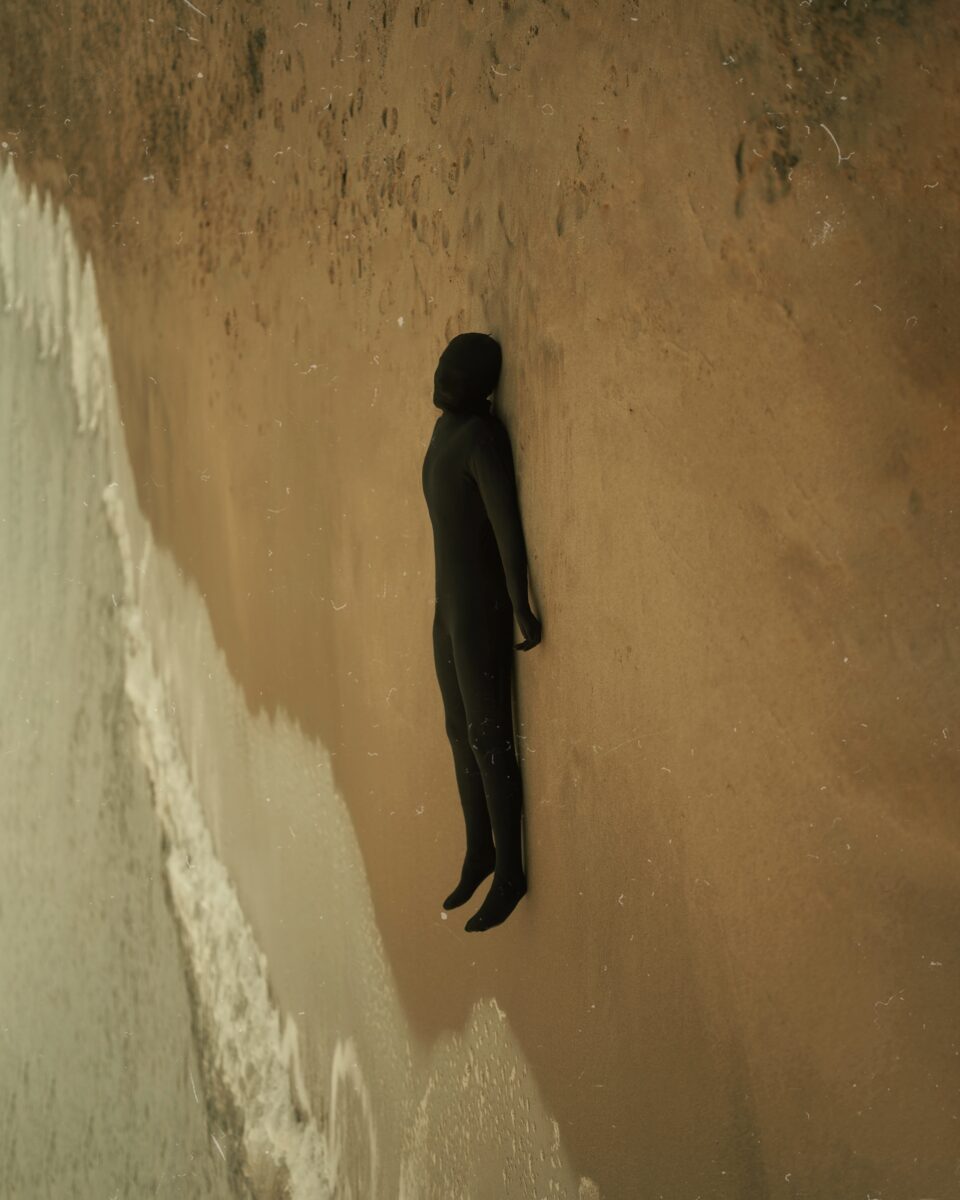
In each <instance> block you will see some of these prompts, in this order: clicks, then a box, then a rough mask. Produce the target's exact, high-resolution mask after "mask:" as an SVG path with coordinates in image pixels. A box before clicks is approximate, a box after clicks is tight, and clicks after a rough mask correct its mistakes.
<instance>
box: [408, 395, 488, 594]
mask: <svg viewBox="0 0 960 1200" xmlns="http://www.w3.org/2000/svg"><path fill="white" fill-rule="evenodd" d="M484 420H496V418H495V417H475V416H469V417H457V416H451V415H445V416H443V417H441V418H440V419H439V420H438V421H437V423H436V425H435V426H434V430H433V435H432V437H431V439H430V445H429V446H428V447H427V452H426V455H425V456H424V460H423V470H422V484H423V495H424V498H425V500H426V502H427V510H428V512H429V514H430V523H431V525H432V526H433V542H434V558H435V565H436V589H437V599H438V601H440V600H442V599H446V598H456V599H457V600H458V601H459V602H461V603H464V602H467V601H468V600H469V599H470V598H473V599H476V600H478V601H481V602H486V603H490V602H495V603H502V600H503V597H504V596H506V581H505V579H504V575H503V565H502V563H501V561H500V553H499V551H498V549H497V543H496V538H495V537H494V533H493V528H492V526H491V524H490V521H489V518H488V517H487V512H486V508H485V507H484V503H483V497H482V496H481V495H480V489H479V488H478V487H477V483H476V480H475V479H474V478H473V476H472V475H471V474H470V471H469V459H470V452H471V449H472V447H473V445H474V444H475V439H476V435H477V422H480V421H484Z"/></svg>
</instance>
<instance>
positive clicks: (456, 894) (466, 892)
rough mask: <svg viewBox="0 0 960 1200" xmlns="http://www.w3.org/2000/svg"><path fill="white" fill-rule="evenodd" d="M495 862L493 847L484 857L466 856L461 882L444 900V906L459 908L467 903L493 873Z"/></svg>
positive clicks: (448, 908)
mask: <svg viewBox="0 0 960 1200" xmlns="http://www.w3.org/2000/svg"><path fill="white" fill-rule="evenodd" d="M495 864H496V852H495V851H494V850H492V849H491V851H490V853H489V854H488V855H486V856H484V857H481V858H465V859H464V860H463V870H462V871H461V872H460V882H459V883H458V884H457V886H456V887H455V888H454V889H453V891H452V892H451V893H450V895H449V896H448V897H447V898H446V900H444V902H443V907H444V908H445V909H447V911H449V910H450V909H451V908H459V907H460V905H461V904H466V902H467V901H468V900H469V899H470V897H471V896H472V895H473V893H474V892H475V891H476V890H477V888H478V887H479V886H480V884H481V883H483V881H484V880H485V879H486V878H487V876H488V875H491V874H492V873H493V868H494V866H495Z"/></svg>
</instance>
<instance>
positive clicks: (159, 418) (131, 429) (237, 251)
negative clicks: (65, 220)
mask: <svg viewBox="0 0 960 1200" xmlns="http://www.w3.org/2000/svg"><path fill="white" fill-rule="evenodd" d="M200 7H203V6H202V5H201V6H200ZM205 11H206V10H205ZM261 21H262V23H261ZM178 25H179V28H178ZM3 27H4V28H3V33H4V37H3V42H4V44H6V45H8V46H9V45H13V44H16V45H17V46H18V47H23V48H24V49H23V53H22V54H21V53H19V52H18V55H17V58H16V61H11V63H10V70H9V72H8V75H7V83H6V85H5V86H4V87H3V89H2V90H0V107H2V111H3V113H4V118H5V122H6V124H7V126H8V127H9V129H11V130H15V131H16V136H15V137H14V136H13V135H12V134H10V133H8V134H7V135H6V140H7V142H8V149H7V152H9V151H11V150H12V151H13V152H14V153H15V155H16V159H15V162H16V166H17V169H18V172H19V173H20V174H21V176H22V177H23V178H24V179H32V180H36V181H37V182H39V183H41V184H42V185H43V186H44V187H46V188H48V189H50V191H51V192H52V193H53V195H54V196H55V197H57V198H58V199H62V200H63V201H64V202H65V203H66V204H67V206H68V209H69V211H70V213H71V216H72V218H73V220H74V222H75V224H76V226H77V228H78V230H79V233H80V235H81V238H82V239H83V240H84V242H85V245H86V246H87V247H88V248H89V249H90V250H91V252H92V254H93V256H94V259H95V262H96V265H97V270H98V279H99V280H100V286H101V300H102V304H103V308H104V313H105V318H106V323H107V327H108V328H109V330H110V331H111V335H112V345H113V354H114V368H115V371H116V377H117V388H118V396H119V400H120V405H121V411H122V414H123V418H124V421H125V433H126V437H127V447H128V449H129V452H130V454H131V457H132V460H133V464H134V473H135V480H136V486H137V494H138V498H139V501H140V504H141V507H142V509H143V512H144V513H145V514H146V516H147V518H148V520H149V523H150V526H151V528H152V530H153V534H154V536H155V537H156V539H157V541H158V543H159V544H160V545H161V546H162V547H165V548H167V549H168V550H169V551H170V552H171V553H172V554H173V556H174V558H175V561H176V562H177V563H178V564H179V566H180V568H181V569H182V571H183V572H184V576H185V577H186V578H187V579H189V580H191V581H193V582H195V583H196V585H197V587H198V588H199V589H200V592H201V594H202V595H203V597H204V598H205V601H206V604H207V608H208V611H209V615H210V619H211V622H212V628H213V631H214V634H215V636H216V639H217V642H218V644H219V646H220V647H221V648H222V649H223V651H224V653H225V655H226V659H227V662H228V663H229V667H230V670H231V672H232V674H233V676H234V677H235V679H236V680H237V681H238V682H239V684H240V685H241V686H242V688H243V690H244V694H245V696H246V700H247V703H248V706H249V708H250V710H251V712H252V713H254V714H256V713H259V712H261V711H262V712H264V713H266V714H267V715H269V716H275V715H278V714H284V715H285V716H289V717H290V718H292V719H293V720H294V721H295V722H296V724H297V725H298V727H299V729H300V730H301V731H302V733H303V734H305V735H306V736H308V737H316V738H317V739H318V740H319V741H320V742H322V744H323V745H325V746H327V747H329V748H330V750H331V753H332V755H333V764H334V772H335V777H336V781H337V785H338V787H339V788H340V790H341V791H342V793H343V795H344V796H345V798H346V800H347V803H348V805H349V808H350V815H351V818H352V821H353V825H354V828H355V831H356V835H357V839H358V842H359V846H360V849H361V851H362V855H363V860H364V864H365V869H366V876H367V880H368V882H369V885H370V888H371V891H372V895H373V901H374V907H375V912H376V920H377V925H378V928H379V931H380V934H381V935H382V938H383V943H384V947H385V950H386V953H387V956H388V958H389V962H390V965H391V968H392V971H393V973H394V975H395V977H396V980H397V982H398V984H399V987H400V991H401V995H402V997H403V1000H404V1004H405V1007H406V1011H407V1014H408V1017H409V1019H410V1020H411V1021H412V1022H413V1024H414V1027H415V1028H416V1029H417V1031H418V1033H419V1036H420V1037H421V1039H422V1040H423V1042H424V1044H429V1043H430V1041H431V1040H432V1039H434V1038H435V1037H436V1036H437V1035H438V1034H439V1033H440V1031H442V1030H451V1029H458V1028H460V1027H461V1026H462V1025H463V1022H464V1021H465V1019H466V1017H467V1014H468V1012H469V1011H470V1007H471V1005H472V1003H473V1002H474V1001H475V1000H477V999H478V998H481V997H488V996H491V995H492V996H495V997H496V999H497V1002H498V1004H499V1005H500V1007H501V1008H502V1010H503V1011H504V1012H505V1013H506V1014H507V1018H508V1021H509V1023H510V1027H511V1029H512V1031H513V1032H514V1034H515V1036H516V1038H517V1039H518V1042H519V1044H520V1046H521V1047H522V1049H523V1052H524V1053H525V1055H526V1056H527V1059H528V1061H529V1062H530V1064H531V1068H532V1071H533V1074H534V1076H535V1078H536V1080H537V1083H538V1086H539V1088H540V1090H541V1092H542V1094H543V1096H544V1099H545V1102H546V1104H547V1106H548V1108H549V1109H550V1111H552V1112H554V1113H555V1114H556V1115H557V1118H558V1122H559V1126H560V1132H561V1136H562V1138H563V1142H564V1145H565V1147H566V1148H567V1150H568V1151H569V1153H570V1154H571V1155H572V1156H573V1159H574V1162H575V1163H576V1164H577V1166H578V1167H579V1169H580V1170H581V1171H582V1172H583V1173H584V1174H589V1175H590V1176H591V1177H592V1178H594V1179H596V1180H597V1182H598V1183H599V1185H600V1188H601V1193H602V1194H603V1195H604V1196H609V1197H619V1196H630V1195H634V1194H637V1192H642V1193H643V1194H649V1195H658V1194H660V1193H661V1192H662V1193H663V1194H664V1195H667V1196H669V1195H677V1194H680V1192H681V1190H689V1191H692V1192H694V1193H695V1192H696V1190H697V1189H700V1190H703V1191H705V1192H706V1193H707V1194H712V1195H718V1196H727V1195H729V1196H731V1197H741V1196H742V1197H747V1196H750V1197H756V1196H781V1195H783V1196H787V1195H794V1194H796V1195H802V1194H806V1195H810V1196H831V1195H835V1194H837V1191H838V1189H839V1188H842V1189H843V1190H844V1192H845V1193H848V1194H853V1193H855V1192H856V1191H857V1189H860V1190H861V1191H864V1190H867V1189H874V1190H879V1189H886V1190H888V1191H891V1192H892V1193H899V1192H907V1191H911V1190H915V1191H917V1192H918V1193H920V1192H923V1191H924V1190H926V1191H929V1192H930V1193H931V1194H935V1192H936V1190H937V1189H938V1188H939V1189H940V1190H943V1189H944V1188H945V1187H947V1186H948V1185H949V1182H950V1181H951V1180H952V1179H953V1174H952V1172H953V1166H952V1161H953V1152H952V1143H953V1138H954V1136H955V1121H954V1115H955V1114H954V1108H953V1105H952V1101H951V1100H950V1099H949V1097H950V1096H951V1095H952V1094H954V1091H953V1089H955V1084H956V1067H955V1065H953V1064H952V1063H951V1062H950V1061H949V1059H948V1057H947V1056H946V1055H945V1054H944V1051H943V1047H944V1046H947V1045H950V1044H952V1043H953V1041H954V1040H955V1037H956V1017H955V1012H954V1008H955V1005H954V1004H953V998H954V997H955V996H956V994H957V982H958V980H957V958H956V953H955V933H954V930H955V927H956V918H957V915H958V908H960V905H958V888H957V884H956V863H957V832H958V831H957V818H956V810H955V805H954V804H953V803H952V801H953V797H954V796H955V794H956V776H957V766H956V752H955V749H954V741H955V738H956V730H955V729H954V727H953V725H952V724H951V719H952V713H953V712H954V710H955V708H956V704H955V692H956V689H955V684H954V667H955V664H956V655H957V621H956V599H955V597H956V574H957V567H956V553H955V545H956V543H955V538H954V537H953V528H954V526H953V522H954V520H955V518H954V515H953V514H954V513H955V511H956V501H957V496H956V494H955V493H956V488H957V482H956V481H957V471H956V467H957V463H958V457H960V456H958V453H957V441H956V428H955V425H956V413H955V408H956V394H955V387H954V386H952V381H953V380H955V379H956V377H957V365H958V364H957V361H956V359H957V351H956V339H955V338H954V336H953V332H952V328H951V324H952V313H953V312H955V311H956V308H957V303H956V302H957V298H958V297H957V290H958V289H957V278H958V276H957V270H956V267H957V262H956V257H957V251H956V246H957V240H956V232H957V218H958V202H957V195H958V182H960V180H958V170H957V163H956V161H955V156H953V155H952V154H951V153H950V152H949V151H948V149H947V148H948V147H949V146H950V145H952V141H951V138H950V133H949V131H950V129H951V128H952V127H953V126H955V123H956V116H957V111H956V110H957V99H956V95H957V92H956V76H955V70H956V68H955V65H954V64H955V58H956V55H955V49H956V37H957V32H958V27H957V24H956V19H955V17H953V16H952V15H951V14H950V13H949V12H948V10H947V8H946V6H945V5H943V4H939V5H938V4H931V5H924V6H914V5H909V4H905V5H899V6H895V7H894V6H890V7H889V9H885V8H883V7H878V6H876V5H874V6H872V7H871V8H870V9H869V10H868V9H865V8H861V7H859V6H853V10H852V11H849V12H844V13H841V12H840V11H839V10H836V11H833V12H831V13H829V14H827V13H824V14H820V15H817V14H814V13H812V12H809V13H808V11H807V8H805V7H802V6H801V7H800V8H798V9H797V10H792V9H791V10H789V11H788V10H786V9H782V8H781V7H780V6H774V5H761V4H758V5H756V6H753V7H751V8H741V7H734V6H733V5H716V6H713V7H712V8H711V10H710V12H709V14H700V15H695V14H691V13H681V12H679V11H677V12H667V13H665V14H650V13H649V12H642V11H640V10H635V9H634V8H633V7H632V6H629V5H625V6H622V7H621V6H610V7H609V8H608V9H605V10H604V12H603V14H602V15H598V14H597V13H596V12H591V13H582V14H577V13H570V14H566V13H565V11H564V10H563V8H562V7H561V6H558V5H546V4H539V5H517V6H511V7H510V8H509V10H508V11H503V10H502V9H496V10H495V9H494V8H493V7H490V8H489V11H480V10H479V9H478V8H477V6H476V5H473V6H470V7H469V8H464V9H462V10H460V9H455V8H454V7H453V6H443V5H438V4H436V3H434V4H423V3H421V4H420V5H418V6H394V5H387V8H386V9H384V10H381V9H379V8H377V9H376V10H374V9H371V8H367V7H365V6H360V7H358V8H356V9H355V11H346V10H342V11H341V10H340V9H337V10H335V11H334V12H328V11H327V10H323V9H320V8H316V7H311V8H303V9H301V7H300V6H297V5H295V4H292V3H291V4H288V5H277V6H276V7H274V8H273V9H272V10H271V11H270V12H269V13H265V12H263V11H262V10H261V13H260V14H258V15H257V16H256V17H254V15H253V14H244V15H240V16H234V15H228V14H226V13H224V14H223V15H220V14H219V13H214V12H211V13H210V14H209V15H208V17H206V18H203V17H200V16H199V15H198V14H196V13H194V12H193V11H192V10H191V9H190V8H188V7H186V6H184V7H183V10H182V11H180V10H179V9H178V10H177V12H176V14H175V15H170V14H164V13H162V14H151V15H150V16H143V17H139V16H138V17H136V18H134V17H131V16H123V15H121V13H120V11H119V10H118V9H116V7H115V6H114V5H113V4H110V3H106V2H104V3H102V4H100V5H99V6H98V7H97V8H96V9H94V10H91V11H90V13H89V14H88V16H87V17H86V18H84V19H81V17H80V15H79V13H78V14H75V16H74V19H73V21H72V23H71V25H70V26H69V27H65V26H64V25H63V22H62V21H61V20H60V19H59V18H57V19H56V20H54V19H53V18H52V17H51V18H46V17H44V16H43V15H42V14H38V13H35V12H22V13H20V12H17V13H15V14H14V13H8V14H6V15H5V16H4V18H3ZM192 39H197V40H196V41H194V40H192ZM41 45H43V46H44V47H46V49H44V50H43V51H41ZM121 50H122V53H121ZM41 104H43V105H44V106H45V107H44V108H43V109H42V111H41V110H40V107H39V106H40V105H41ZM471 328H479V329H485V330H487V331H489V332H491V333H493V334H494V335H496V336H497V337H498V338H499V339H500V340H501V342H502V344H503V347H504V352H505V372H504V378H503V382H502V385H501V389H500V393H499V395H498V398H497V405H496V407H497V410H498V411H499V412H500V413H501V414H502V415H503V417H504V419H505V421H506V423H507V425H508V428H509V429H510V431H511V434H512V437H513V441H514V448H515V457H516V460H517V465H518V473H519V479H520V494H521V501H522V505H523V510H524V518H525V525H526V530H527V538H528V543H529V545H530V549H531V576H532V585H533V594H534V598H535V601H536V602H537V603H536V604H535V607H538V611H540V612H541V615H542V617H543V621H544V642H543V644H542V646H541V647H539V648H538V649H537V650H536V651H534V652H533V653H531V654H530V655H529V656H521V657H520V658H519V661H518V671H519V680H518V701H519V719H520V721H521V722H522V730H521V732H522V734H523V735H524V738H525V741H524V743H523V745H524V749H525V753H524V774H525V781H526V787H527V818H526V831H527V845H528V859H529V874H530V884H531V887H530V893H529V896H528V897H527V899H526V900H525V901H524V902H523V904H522V905H521V907H520V908H519V909H518V910H517V912H516V914H515V915H514V917H512V918H511V920H510V922H509V923H508V924H507V925H506V926H504V927H503V928H502V929H501V930H498V931H497V932H496V933H495V934H490V935H488V936H485V937H484V938H482V939H478V938H468V937H466V935H463V934H462V933H461V932H460V930H459V927H458V926H457V925H455V924H454V923H453V922H451V921H447V922H442V921H441V920H440V916H439V906H440V899H441V898H442V896H443V895H445V894H446V892H447V891H448V890H449V886H450V885H451V882H452V881H453V879H454V877H455V875H456V872H457V869H458V866H459V858H460V853H461V841H460V838H461V833H460V827H459V813H458V810H457V804H456V799H455V793H454V788H453V779H452V770H451V766H450V762H449V751H448V749H447V747H446V745H445V741H444V737H443V722H442V715H441V710H440V702H439V695H438V693H437V689H436V684H435V681H434V679H433V675H432V661H431V657H430V642H429V629H430V621H431V618H432V584H433V581H432V576H431V571H432V549H431V546H430V543H429V523H428V521H427V518H426V512H425V509H424V506H423V502H422V496H421V495H420V492H419V466H420V461H421V459H422V454H423V451H424V448H425V446H426V442H427V439H428V437H429V431H430V427H431V425H432V421H433V418H434V416H435V410H433V409H432V408H431V405H430V380H431V378H432V370H433V365H434V362H435V359H436V355H437V353H438V352H439V350H440V349H441V348H442V346H443V344H444V342H445V340H446V339H447V337H449V336H451V335H452V334H454V333H456V332H459V331H461V330H464V329H471ZM206 803H207V804H208V805H210V806H211V807H210V813H211V818H212V824H213V826H214V830H215V836H216V840H217V845H218V850H219V852H220V853H221V855H222V857H223V858H224V860H225V861H226V862H227V865H228V866H229V868H230V871H231V875H232V877H233V879H234V881H235V883H236V886H237V888H238V891H239V893H240V895H241V899H242V901H243V903H244V907H245V910H246V911H247V912H248V914H249V916H250V919H251V921H252V923H253V925H254V927H255V928H256V930H257V932H258V936H259V938H260V941H261V944H262V945H263V946H264V948H265V949H266V951H267V954H268V958H269V961H270V967H271V979H272V982H273V985H274V987H275V989H276V993H277V995H278V997H279V999H280V1001H281V1003H282V1005H283V1006H284V1007H285V1008H286V1009H287V1010H289V1011H296V1012H299V1011H301V1010H303V1011H305V1012H309V1005H310V1003H311V991H312V989H314V988H315V987H316V986H318V984H319V982H321V981H320V980H318V978H316V977H313V976H311V975H310V973H309V972H307V971H306V970H305V969H304V966H303V955H302V952H303V946H304V943H305V940H308V939H309V937H310V930H311V922H312V916H313V910H312V908H311V898H312V897H314V896H315V895H316V890H315V888H316V885H315V882H314V877H315V874H316V872H317V871H318V870H321V871H322V870H323V866H322V859H321V858H318V857H310V856H308V855H306V854H302V855H299V856H294V857H289V856H288V857H285V858H283V859H282V861H281V860H278V859H276V858H271V857H269V856H267V855H265V852H264V841H263V838H262V836H261V835H262V829H263V826H261V824H260V822H261V821H262V820H264V819H265V818H263V816H262V812H261V810H260V809H258V810H257V812H256V814H254V813H253V811H252V810H251V809H250V808H249V804H250V801H249V800H244V798H243V797H241V796H238V797H235V798H233V797H220V798H218V799H217V800H216V801H213V800H209V799H208V800H207V801H206ZM244 805H247V807H246V808H245V807H244ZM270 827H271V826H270V822H269V819H267V825H266V828H270ZM340 919H341V920H343V921H344V922H345V923H348V922H349V914H348V913H342V914H340ZM318 969H319V968H318ZM306 1020H307V1021H308V1023H309V1017H306Z"/></svg>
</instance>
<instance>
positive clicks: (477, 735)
mask: <svg viewBox="0 0 960 1200" xmlns="http://www.w3.org/2000/svg"><path fill="white" fill-rule="evenodd" d="M470 748H471V750H473V752H474V754H475V755H476V756H477V758H478V759H479V760H480V761H485V760H489V759H495V756H496V755H497V754H498V753H500V754H507V753H509V752H510V751H512V750H513V729H512V727H511V725H510V723H509V722H507V721H505V720H494V719H485V720H483V721H476V722H471V723H470Z"/></svg>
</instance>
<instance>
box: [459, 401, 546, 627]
mask: <svg viewBox="0 0 960 1200" xmlns="http://www.w3.org/2000/svg"><path fill="white" fill-rule="evenodd" d="M468 470H469V472H470V475H471V476H472V477H473V479H474V480H475V481H476V484H477V487H478V489H479V491H480V496H481V498H482V499H483V503H484V507H485V508H486V510H487V516H488V517H489V518H490V524H491V525H492V526H493V533H494V536H495V538H496V540H497V548H498V550H499V551H500V560H501V562H502V563H503V573H504V576H505V577H506V581H507V591H508V593H509V595H510V603H511V604H512V605H513V611H514V614H515V615H516V618H517V623H518V624H519V626H520V628H521V630H522V632H523V634H524V638H525V641H524V643H523V647H522V648H523V649H530V648H531V646H535V645H536V644H537V642H539V640H540V626H539V622H538V621H537V618H536V617H535V616H534V614H533V610H532V609H531V607H530V602H529V599H528V596H527V547H526V540H525V538H524V536H523V523H522V521H521V519H520V501H519V498H518V496H517V477H516V472H515V470H514V465H513V451H512V449H511V446H510V437H509V435H508V433H507V431H506V429H505V428H504V427H503V425H502V424H501V423H500V422H499V421H497V420H496V419H495V418H494V419H492V420H484V421H483V423H482V425H481V426H480V428H479V430H478V432H477V435H476V438H475V440H474V443H473V445H472V447H471V450H470V455H469V459H468ZM519 648H520V647H518V649H519Z"/></svg>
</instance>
